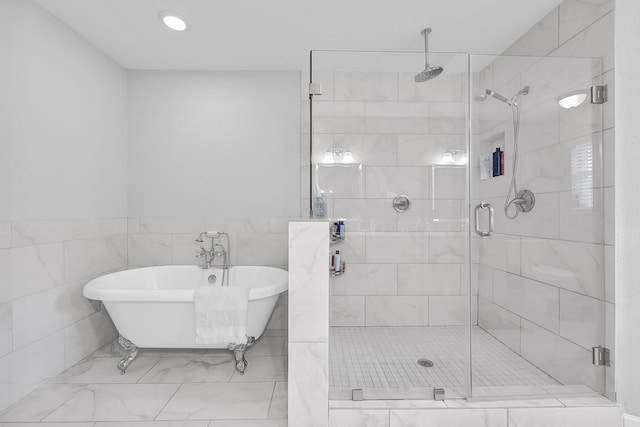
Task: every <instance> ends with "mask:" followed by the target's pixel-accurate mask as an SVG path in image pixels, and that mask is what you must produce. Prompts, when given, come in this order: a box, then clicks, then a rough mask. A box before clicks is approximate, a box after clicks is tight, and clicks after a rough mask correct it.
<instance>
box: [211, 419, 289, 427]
mask: <svg viewBox="0 0 640 427" xmlns="http://www.w3.org/2000/svg"><path fill="white" fill-rule="evenodd" d="M209 427H287V420H211V423H209Z"/></svg>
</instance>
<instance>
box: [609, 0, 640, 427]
mask: <svg viewBox="0 0 640 427" xmlns="http://www.w3.org/2000/svg"><path fill="white" fill-rule="evenodd" d="M638 16H640V2H638V1H637V0H616V15H615V38H616V47H615V62H616V66H615V70H616V71H615V73H616V74H615V78H616V85H617V88H618V90H616V99H615V108H616V145H617V147H616V157H615V162H616V174H615V179H616V193H615V199H616V306H617V312H616V331H617V337H616V338H617V339H616V363H617V366H618V368H617V370H616V373H617V376H616V388H617V392H618V401H619V402H620V403H621V404H622V405H624V408H625V411H626V412H627V413H629V414H632V415H635V416H640V356H639V354H640V353H639V351H640V350H639V349H640V333H639V332H638V331H640V316H639V315H638V313H639V312H640V311H639V307H640V279H639V278H640V264H639V263H638V259H640V216H639V215H638V212H640V193H638V164H639V163H640V121H638V99H640V80H638V70H640V55H638V48H637V41H638V40H640V27H639V26H638ZM628 421H629V424H631V423H630V421H631V420H628ZM636 421H637V419H636ZM625 425H626V424H625ZM636 425H639V424H638V423H636Z"/></svg>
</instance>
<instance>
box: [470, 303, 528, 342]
mask: <svg viewBox="0 0 640 427" xmlns="http://www.w3.org/2000/svg"><path fill="white" fill-rule="evenodd" d="M478 325H479V326H480V327H481V328H482V329H484V330H485V331H487V332H489V333H490V334H491V335H493V336H494V337H496V338H497V339H499V340H500V341H501V342H502V343H503V344H504V345H506V346H507V347H509V348H510V349H511V350H513V351H515V352H516V353H518V354H520V317H519V316H516V315H515V314H513V313H511V312H509V311H508V310H505V309H503V308H502V307H500V306H498V305H495V304H493V303H492V302H490V301H488V300H486V299H484V298H478Z"/></svg>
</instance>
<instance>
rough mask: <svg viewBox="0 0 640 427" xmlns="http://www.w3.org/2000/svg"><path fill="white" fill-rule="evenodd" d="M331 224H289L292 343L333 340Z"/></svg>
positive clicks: (305, 222)
mask: <svg viewBox="0 0 640 427" xmlns="http://www.w3.org/2000/svg"><path fill="white" fill-rule="evenodd" d="M328 228H329V225H328V223H327V222H326V221H292V222H290V223H289V237H288V246H289V340H290V341H295V342H297V341H304V342H308V341H327V340H328V339H329V290H328V288H329V286H328V285H329V269H328V253H329V233H328Z"/></svg>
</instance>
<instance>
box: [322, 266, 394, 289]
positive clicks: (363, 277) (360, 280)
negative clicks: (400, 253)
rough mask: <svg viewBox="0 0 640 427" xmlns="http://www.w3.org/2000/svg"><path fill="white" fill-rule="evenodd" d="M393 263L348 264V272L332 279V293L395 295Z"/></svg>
mask: <svg viewBox="0 0 640 427" xmlns="http://www.w3.org/2000/svg"><path fill="white" fill-rule="evenodd" d="M397 277H398V273H397V266H396V265H395V264H349V274H344V275H343V276H339V277H336V278H335V279H334V295H397V294H398V284H397Z"/></svg>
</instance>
